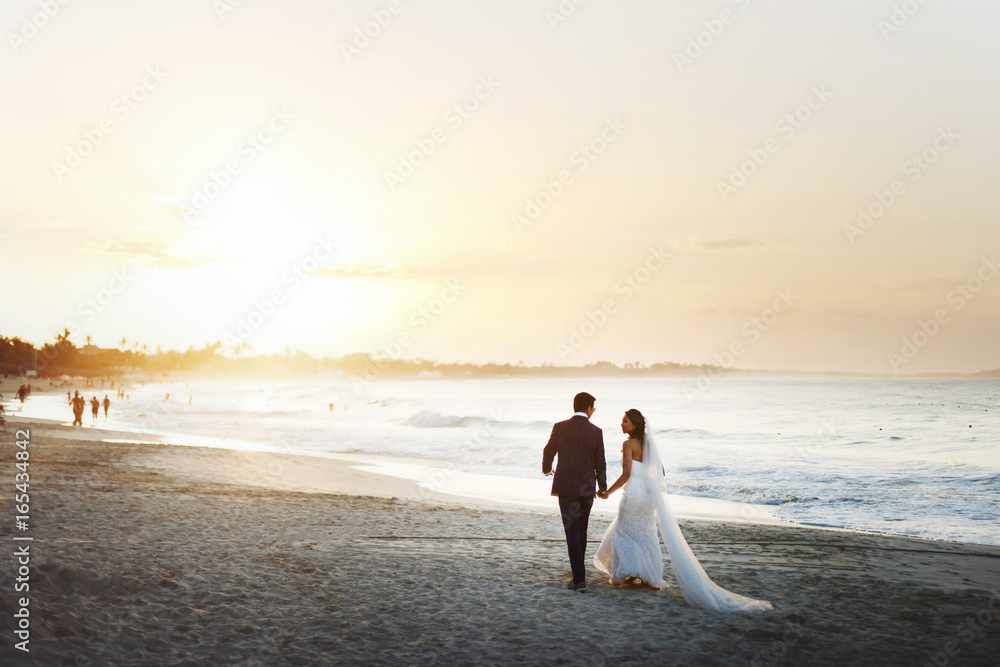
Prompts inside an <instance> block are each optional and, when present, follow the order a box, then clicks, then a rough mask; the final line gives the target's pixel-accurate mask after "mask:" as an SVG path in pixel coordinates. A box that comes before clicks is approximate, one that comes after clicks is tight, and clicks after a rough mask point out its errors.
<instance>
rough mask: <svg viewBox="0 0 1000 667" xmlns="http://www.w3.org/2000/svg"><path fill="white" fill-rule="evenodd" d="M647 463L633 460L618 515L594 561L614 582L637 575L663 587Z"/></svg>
mask: <svg viewBox="0 0 1000 667" xmlns="http://www.w3.org/2000/svg"><path fill="white" fill-rule="evenodd" d="M644 466H645V463H640V462H638V461H633V462H632V475H631V476H630V477H629V479H628V481H627V482H625V486H623V487H622V498H621V501H620V502H619V503H618V516H617V517H615V520H614V521H612V522H611V525H610V526H609V527H608V531H607V532H606V533H604V539H603V540H601V546H599V547H598V548H597V553H596V554H595V555H594V565H595V566H596V567H597V569H598V570H600V571H601V572H603V573H604V574H606V575H608V576H609V577H610V578H611V582H612V583H615V584H620V583H623V582H624V581H625V579H626V577H637V578H639V579H642V580H643V581H644V582H646V583H647V584H649V585H651V586H655V587H656V588H663V554H662V553H661V551H660V536H659V535H657V534H656V519H655V515H656V506H655V505H654V503H653V493H655V492H656V488H655V487H654V486H653V485H652V484H650V483H649V476H648V475H647V473H646V470H645V468H644Z"/></svg>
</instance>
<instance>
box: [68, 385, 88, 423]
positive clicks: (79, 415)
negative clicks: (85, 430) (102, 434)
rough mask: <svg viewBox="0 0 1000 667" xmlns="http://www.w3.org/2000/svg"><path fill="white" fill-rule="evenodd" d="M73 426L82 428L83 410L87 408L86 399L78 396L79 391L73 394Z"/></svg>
mask: <svg viewBox="0 0 1000 667" xmlns="http://www.w3.org/2000/svg"><path fill="white" fill-rule="evenodd" d="M72 405H73V426H83V410H84V408H85V407H86V406H87V399H85V398H84V397H83V396H81V395H80V392H79V391H75V392H73V401H72Z"/></svg>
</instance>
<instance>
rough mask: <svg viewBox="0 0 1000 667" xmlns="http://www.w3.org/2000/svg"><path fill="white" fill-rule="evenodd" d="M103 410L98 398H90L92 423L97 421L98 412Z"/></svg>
mask: <svg viewBox="0 0 1000 667" xmlns="http://www.w3.org/2000/svg"><path fill="white" fill-rule="evenodd" d="M100 411H101V402H100V401H99V400H97V397H96V396H94V397H93V398H92V399H90V423H91V424H94V423H96V422H97V414H98V413H99V412H100Z"/></svg>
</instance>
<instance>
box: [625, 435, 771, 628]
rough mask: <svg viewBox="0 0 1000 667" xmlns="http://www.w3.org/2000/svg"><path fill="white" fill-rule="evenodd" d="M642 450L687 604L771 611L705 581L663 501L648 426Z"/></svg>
mask: <svg viewBox="0 0 1000 667" xmlns="http://www.w3.org/2000/svg"><path fill="white" fill-rule="evenodd" d="M642 449H643V451H642V460H643V461H644V462H645V463H646V465H645V466H644V468H645V469H646V474H647V475H649V476H650V482H651V484H652V488H653V489H655V491H654V492H653V494H652V496H653V504H654V506H655V507H656V514H657V516H658V517H659V520H660V530H661V531H663V540H664V541H665V542H666V543H667V551H668V552H669V554H670V562H671V563H672V564H673V567H674V574H675V575H676V576H677V584H678V586H680V589H681V593H682V594H683V595H684V599H685V600H687V602H688V604H690V605H691V606H692V607H701V608H703V609H712V610H714V611H719V612H723V613H728V614H735V613H742V612H756V611H768V610H770V609H773V608H774V607H773V606H772V605H771V603H770V602H767V601H765V600H754V599H752V598H748V597H744V596H742V595H737V594H736V593H731V592H729V591H727V590H725V589H724V588H722V587H721V586H719V585H718V584H716V583H715V582H713V581H712V580H711V579H709V578H708V575H707V574H705V570H704V568H702V566H701V563H699V562H698V559H697V558H696V557H695V555H694V553H693V552H692V551H691V547H689V546H688V543H687V540H685V539H684V534H683V533H681V529H680V526H678V525H677V519H675V518H674V514H673V512H671V511H670V505H669V504H668V502H667V497H666V490H667V480H666V474H665V471H664V468H663V460H662V459H661V458H660V452H659V450H658V449H657V447H656V439H655V438H654V437H653V429H652V427H651V426H650V424H649V422H647V423H646V433H645V437H644V438H643V445H642Z"/></svg>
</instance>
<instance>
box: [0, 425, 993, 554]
mask: <svg viewBox="0 0 1000 667" xmlns="http://www.w3.org/2000/svg"><path fill="white" fill-rule="evenodd" d="M7 417H8V419H7V423H8V428H12V427H15V425H16V424H25V425H28V426H29V427H32V426H38V427H41V428H47V429H52V430H54V431H56V432H57V433H59V435H57V436H56V437H62V438H67V437H68V438H75V437H76V436H77V435H79V436H84V435H89V434H91V433H93V434H95V437H94V438H93V439H96V440H99V441H102V442H107V443H113V444H114V443H117V444H149V445H156V446H162V447H183V448H204V449H210V450H211V449H220V450H225V451H232V452H255V453H258V454H261V455H265V456H269V457H271V460H269V461H267V462H265V463H262V464H259V465H258V467H263V468H270V469H279V468H283V467H285V466H289V467H290V468H291V475H290V477H289V479H288V480H285V481H281V480H280V479H279V478H280V477H282V474H267V475H263V476H258V478H257V482H256V485H258V486H265V487H267V488H270V489H272V490H282V491H303V490H304V491H306V492H310V493H346V494H349V495H366V496H376V497H384V498H396V497H399V498H403V499H407V500H418V501H420V500H431V499H433V500H435V501H437V502H444V503H451V504H460V505H461V504H465V505H470V504H471V505H475V506H477V507H482V508H490V509H504V508H507V509H522V510H541V511H545V512H551V511H555V508H556V507H557V505H556V501H555V499H554V497H552V496H550V495H549V492H548V490H547V489H549V487H550V485H551V480H550V479H548V478H546V479H544V480H541V479H539V480H532V479H528V478H514V477H501V476H496V475H483V474H478V473H469V472H463V471H458V470H455V469H454V466H452V465H451V464H449V463H448V462H446V461H437V460H433V459H423V458H419V459H418V458H404V457H394V456H386V455H380V454H353V453H342V452H316V451H305V450H292V449H287V450H284V451H280V450H275V449H271V448H268V447H266V446H265V445H260V444H258V443H251V442H244V441H241V440H236V439H232V440H228V439H227V440H223V439H220V438H217V437H214V436H195V435H185V434H178V433H167V432H153V431H148V430H147V431H144V430H141V429H118V428H107V427H101V426H85V427H82V429H83V430H78V429H80V428H81V427H73V426H71V425H70V424H69V422H68V421H66V420H57V419H45V418H40V417H30V418H29V417H20V416H18V415H17V413H13V414H8V415H7ZM109 436H118V437H109ZM88 439H89V438H88ZM319 462H322V465H320V467H319V468H316V467H315V464H316V463H319ZM311 464H312V465H311ZM150 465H152V464H150ZM324 466H332V467H333V471H332V479H333V480H334V481H333V482H332V483H330V482H328V481H323V480H321V478H320V477H318V475H321V474H322V473H321V470H320V468H323V467H324ZM345 467H346V468H350V469H351V472H350V473H345V472H344V470H343V468H345ZM339 485H340V486H339ZM668 495H669V502H670V503H671V509H672V510H673V511H674V513H675V515H676V516H677V517H678V519H681V520H697V521H717V522H726V523H747V524H754V525H765V526H766V525H774V526H786V527H795V528H803V529H809V530H817V531H833V532H843V533H848V534H856V535H867V536H872V537H886V538H900V539H909V540H919V541H923V542H927V543H930V544H936V543H940V544H954V545H962V546H967V547H987V548H1000V547H998V546H997V545H991V544H980V543H975V542H961V541H956V540H946V539H939V538H928V537H920V536H913V535H901V534H894V533H882V532H877V531H868V530H860V529H856V528H849V527H845V526H836V525H825V524H808V523H800V522H795V521H788V520H785V519H779V518H777V517H775V516H773V514H772V513H771V512H772V510H771V509H770V508H771V507H772V506H770V505H755V504H749V503H738V502H733V501H725V500H720V499H716V498H710V497H696V496H680V495H675V494H668ZM617 508H618V502H617V499H612V500H611V501H610V502H605V503H600V502H595V505H594V508H593V510H592V512H593V514H595V515H605V516H609V517H612V518H613V517H614V515H615V514H616V513H617Z"/></svg>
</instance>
